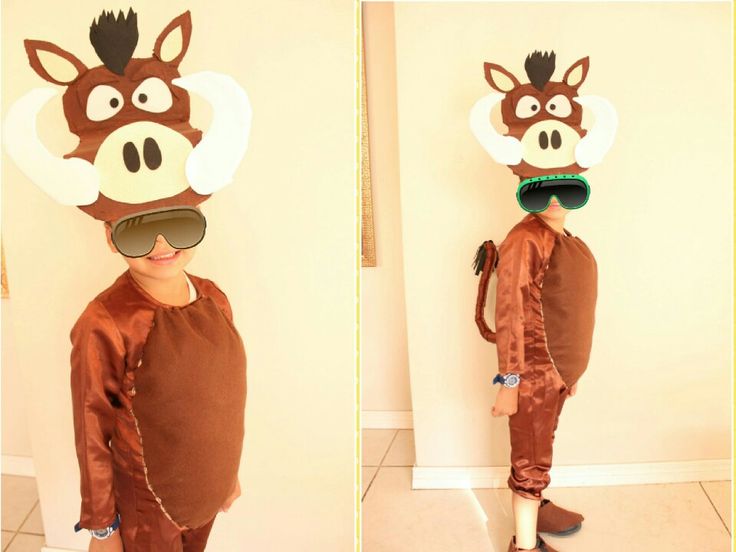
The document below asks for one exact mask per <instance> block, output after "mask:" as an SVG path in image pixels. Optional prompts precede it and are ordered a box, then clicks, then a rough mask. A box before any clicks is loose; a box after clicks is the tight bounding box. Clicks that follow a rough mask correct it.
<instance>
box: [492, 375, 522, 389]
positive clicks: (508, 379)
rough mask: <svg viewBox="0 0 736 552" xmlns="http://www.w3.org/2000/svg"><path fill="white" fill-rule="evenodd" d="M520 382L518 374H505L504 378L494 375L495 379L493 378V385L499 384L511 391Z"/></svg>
mask: <svg viewBox="0 0 736 552" xmlns="http://www.w3.org/2000/svg"><path fill="white" fill-rule="evenodd" d="M520 382H521V376H520V375H519V374H506V375H505V376H502V375H501V374H496V377H495V378H493V383H494V384H496V383H500V384H501V385H503V386H504V387H508V388H509V389H513V388H514V387H518V385H519V383H520Z"/></svg>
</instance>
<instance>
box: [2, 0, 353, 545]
mask: <svg viewBox="0 0 736 552" xmlns="http://www.w3.org/2000/svg"><path fill="white" fill-rule="evenodd" d="M127 5H128V4H125V3H122V2H119V1H114V2H111V3H108V4H107V5H106V6H105V8H106V9H115V10H117V9H118V8H125V9H127ZM187 7H188V8H189V9H191V11H192V18H193V25H194V30H193V35H192V43H191V45H190V49H189V53H188V54H187V56H186V58H185V60H184V62H183V64H182V72H184V73H187V72H194V71H201V70H205V69H209V70H216V71H221V72H226V73H228V74H231V75H233V76H234V77H235V78H236V80H238V82H240V83H241V84H242V85H243V86H244V88H245V89H246V90H247V92H248V94H249V96H250V99H251V101H252V104H253V110H254V121H253V129H252V134H251V145H250V149H249V151H248V154H247V156H246V159H245V161H244V163H243V164H242V165H241V168H240V169H239V170H238V173H237V175H236V179H235V184H234V185H232V186H231V187H229V188H227V189H225V190H223V191H222V192H219V193H218V194H216V195H215V196H214V197H213V198H212V199H210V200H209V201H208V202H206V203H205V204H203V211H204V213H205V215H206V216H207V218H208V222H209V225H208V235H207V238H206V239H205V241H204V242H203V243H202V244H201V245H200V246H199V247H198V253H197V256H196V258H195V259H194V261H193V262H192V264H191V265H190V268H191V271H192V272H193V273H194V274H199V275H202V276H206V277H209V278H211V279H213V280H214V281H216V282H217V283H218V284H219V285H220V286H221V287H222V288H223V289H224V290H225V291H226V292H227V293H228V295H229V297H230V301H231V303H232V305H233V310H234V315H235V321H236V324H237V326H238V328H239V330H240V332H241V334H242V335H243V338H244V340H245V344H246V350H247V353H248V380H249V389H248V405H247V409H246V440H245V452H244V459H243V465H242V467H241V472H240V477H241V482H242V484H243V496H242V498H241V499H240V500H238V501H237V502H236V503H235V506H234V507H233V508H232V509H231V511H230V512H229V513H228V514H226V515H221V516H220V517H219V519H218V521H217V523H216V524H215V528H214V530H213V534H212V537H211V539H210V542H211V545H210V547H209V548H211V549H212V550H218V551H224V552H228V551H236V550H237V551H240V550H244V549H248V550H297V549H298V550H305V551H317V550H319V551H338V550H339V551H342V550H346V549H349V548H351V547H352V543H353V526H354V514H353V505H354V494H353V488H354V482H353V479H354V437H353V436H354V428H355V405H354V398H353V397H354V369H353V366H354V330H353V328H354V320H355V311H354V304H355V285H354V281H355V280H354V267H355V235H354V228H355V224H354V212H355V199H354V190H355V188H354V182H355V178H354V157H355V155H354V151H355V148H354V143H355V141H354V137H355V129H354V96H355V88H354V84H353V81H354V79H353V76H354V74H355V65H354V14H353V7H352V5H351V4H350V2H343V1H338V0H322V1H320V2H309V3H305V2H301V1H299V0H281V1H279V2H267V1H262V2H246V3H238V2H235V1H227V2H225V1H222V2H217V3H211V2H204V1H193V2H188V3H187ZM100 9H101V6H100V4H99V3H98V2H95V1H93V0H85V1H82V2H76V3H74V4H60V3H52V2H47V3H45V4H44V6H43V9H39V6H38V5H37V4H33V3H28V2H8V3H5V4H4V5H3V21H2V25H3V26H2V45H3V49H2V55H3V58H2V61H3V89H2V92H3V97H2V100H3V101H2V112H3V113H5V112H6V111H7V108H8V106H9V105H10V102H12V101H14V100H16V99H17V98H19V97H20V96H21V95H22V94H23V93H25V92H26V91H27V90H29V89H30V88H32V87H37V86H49V85H48V84H45V83H42V82H41V81H40V79H39V78H38V77H37V76H36V75H35V73H34V72H33V71H32V70H31V69H30V67H29V66H28V63H27V60H26V56H25V53H24V51H23V44H22V39H23V38H26V37H32V38H37V39H44V40H49V41H52V42H55V43H57V44H59V45H61V46H62V47H64V48H66V49H69V50H71V51H72V52H74V53H75V54H76V55H77V56H78V57H79V58H80V59H81V60H83V61H84V62H86V63H88V64H90V65H91V64H95V59H96V57H95V55H94V51H93V49H92V47H91V45H90V44H89V42H88V38H87V35H88V29H89V24H90V21H92V18H93V17H94V16H96V15H97V14H98V13H99V10H100ZM183 9H184V8H177V7H173V5H172V4H170V3H159V4H153V3H150V2H149V3H145V4H143V5H141V6H138V10H139V11H138V13H139V15H138V21H139V29H140V41H139V45H138V49H137V55H138V56H146V55H149V53H150V51H151V49H152V45H153V41H154V40H155V38H156V36H157V34H158V33H159V32H160V31H161V30H162V29H163V28H164V26H165V25H166V24H167V23H168V22H169V21H170V19H172V18H173V17H174V16H176V15H178V14H179V13H180V11H183ZM206 113H207V110H206V109H205V108H204V106H203V105H202V103H201V101H198V102H195V104H194V118H195V119H196V120H197V121H198V122H199V123H200V124H202V125H206V124H207V120H206V115H205V114H206ZM64 128H65V126H64V120H63V116H62V114H61V103H60V100H58V99H57V100H54V102H53V103H52V104H51V105H50V106H49V107H48V108H47V109H45V110H44V111H43V113H42V116H41V119H40V123H39V129H40V131H41V134H42V135H43V137H44V140H45V141H46V142H47V143H48V144H49V145H50V147H51V148H52V149H54V151H56V152H59V153H62V152H66V151H69V150H70V149H71V146H72V145H73V144H74V138H73V137H71V136H70V135H69V134H68V132H66V131H64ZM2 176H3V190H2V192H3V196H2V199H3V203H2V207H3V213H2V214H3V227H2V231H3V242H4V245H5V252H6V256H7V261H8V269H9V272H10V274H9V276H10V285H11V293H12V298H11V299H9V300H8V302H5V303H4V304H3V307H7V306H12V308H7V309H6V308H4V312H3V314H4V315H5V316H4V318H3V323H4V324H5V325H7V327H8V331H10V332H11V333H12V335H13V336H14V338H13V340H12V341H10V342H8V343H4V344H3V345H4V346H8V347H12V348H13V351H12V355H11V356H9V357H7V356H6V357H4V358H3V360H4V361H5V363H6V364H4V366H3V370H4V371H9V372H12V373H14V374H16V376H17V375H18V374H22V375H23V376H24V377H25V381H24V384H25V385H24V387H23V388H22V389H18V388H10V389H9V388H5V387H4V388H3V400H4V401H5V400H6V398H7V397H8V396H9V395H10V394H15V393H20V394H21V395H22V394H23V393H24V392H27V393H28V395H29V398H30V400H29V404H28V407H29V412H28V415H29V425H30V433H31V442H32V449H33V456H34V460H35V464H36V471H37V474H38V485H39V493H40V499H41V508H42V512H43V518H44V523H45V529H46V540H47V543H48V545H49V546H52V547H61V548H70V549H82V548H84V547H85V546H86V545H85V541H86V540H87V539H88V537H85V536H83V535H79V536H76V537H75V535H74V533H73V532H72V526H73V524H74V523H75V522H76V521H77V516H78V511H79V495H78V471H77V465H76V458H75V455H74V440H73V432H72V418H71V405H70V396H69V395H70V393H69V381H68V380H69V365H68V357H69V351H70V344H69V338H68V334H69V330H70V328H71V327H72V324H73V323H74V321H75V319H76V317H77V316H78V315H79V314H80V312H81V311H82V309H83V308H84V306H85V305H86V303H87V302H88V301H89V300H90V299H92V297H93V296H94V295H95V294H96V293H98V292H99V291H101V290H102V289H104V288H105V287H107V286H108V285H109V284H110V283H111V282H112V281H113V279H114V278H115V277H116V276H117V275H118V274H119V273H120V272H122V271H123V270H124V268H125V267H124V264H123V262H122V260H121V259H119V258H116V257H115V256H114V255H113V254H111V253H110V252H109V251H108V250H107V247H106V245H105V240H104V234H103V229H102V224H101V223H99V222H97V221H94V220H92V219H91V218H89V217H88V216H86V215H84V214H83V213H82V212H80V211H78V210H76V209H74V208H69V207H62V206H60V205H57V204H55V203H54V202H53V201H52V200H50V199H49V198H48V197H46V196H45V195H44V194H43V193H42V192H41V191H40V190H38V189H37V188H36V187H35V186H34V185H32V184H31V183H29V182H28V181H27V180H26V179H25V178H24V177H23V176H22V175H21V174H20V173H19V171H18V170H17V169H16V168H15V166H14V165H13V164H12V162H10V161H9V159H8V158H7V157H5V156H4V157H3V173H2ZM4 330H5V328H4ZM4 337H7V336H6V335H4ZM85 549H86V548H85Z"/></svg>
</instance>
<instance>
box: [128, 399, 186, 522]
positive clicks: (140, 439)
mask: <svg viewBox="0 0 736 552" xmlns="http://www.w3.org/2000/svg"><path fill="white" fill-rule="evenodd" d="M130 415H131V416H133V421H134V422H135V431H136V433H137V434H138V440H139V441H140V443H141V462H142V463H143V476H144V477H145V479H146V486H147V487H148V490H149V491H151V494H152V495H153V498H155V499H156V502H157V503H158V506H159V508H161V511H162V512H163V513H164V515H165V516H166V517H167V518H168V519H169V521H170V522H171V523H173V524H174V525H176V526H177V527H178V526H179V524H178V523H176V522H175V521H174V519H173V518H172V517H171V515H170V514H169V512H167V511H166V508H164V505H163V504H162V503H161V498H160V497H159V496H158V495H157V494H156V491H154V490H153V487H152V486H151V482H150V481H149V479H148V466H147V465H146V457H145V454H143V450H144V448H143V435H141V428H140V426H139V425H138V418H136V415H135V413H134V412H133V408H132V407H131V408H130Z"/></svg>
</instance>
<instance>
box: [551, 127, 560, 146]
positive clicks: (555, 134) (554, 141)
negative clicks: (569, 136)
mask: <svg viewBox="0 0 736 552" xmlns="http://www.w3.org/2000/svg"><path fill="white" fill-rule="evenodd" d="M561 145H562V136H560V133H559V132H557V131H556V130H553V131H552V147H553V148H555V149H560V146H561Z"/></svg>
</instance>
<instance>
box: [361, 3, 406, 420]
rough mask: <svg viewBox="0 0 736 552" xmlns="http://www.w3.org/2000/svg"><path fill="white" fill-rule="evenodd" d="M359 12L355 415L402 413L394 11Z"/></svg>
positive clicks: (370, 7)
mask: <svg viewBox="0 0 736 552" xmlns="http://www.w3.org/2000/svg"><path fill="white" fill-rule="evenodd" d="M362 7H363V29H364V31H363V36H364V39H365V43H364V51H365V65H366V97H367V98H368V102H369V106H368V127H369V137H370V154H371V184H372V188H373V217H374V226H375V243H376V257H377V266H375V267H371V268H364V269H362V271H361V287H362V301H361V357H362V363H361V367H362V370H361V375H362V377H361V391H362V402H361V408H362V409H363V411H375V410H378V411H409V410H411V394H410V389H409V358H408V352H407V342H406V308H405V304H404V301H405V299H404V270H403V252H402V246H401V205H400V201H399V151H398V127H397V113H396V56H395V43H394V8H393V4H391V3H388V2H380V3H368V4H363V6H362ZM365 419H366V418H364V420H365Z"/></svg>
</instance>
